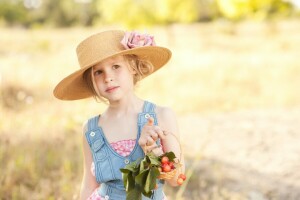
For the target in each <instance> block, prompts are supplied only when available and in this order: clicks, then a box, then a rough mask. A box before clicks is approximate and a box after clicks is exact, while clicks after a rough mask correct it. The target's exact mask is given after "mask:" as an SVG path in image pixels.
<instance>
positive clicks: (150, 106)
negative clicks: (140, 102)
mask: <svg viewBox="0 0 300 200" xmlns="http://www.w3.org/2000/svg"><path fill="white" fill-rule="evenodd" d="M154 110H155V104H153V103H150V102H149V101H145V103H144V107H143V112H144V113H147V112H154Z"/></svg>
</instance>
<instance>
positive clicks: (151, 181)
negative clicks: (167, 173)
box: [144, 166, 159, 193]
mask: <svg viewBox="0 0 300 200" xmlns="http://www.w3.org/2000/svg"><path fill="white" fill-rule="evenodd" d="M158 176H159V170H158V169H157V167H156V166H152V167H151V168H150V171H149V173H148V176H147V180H146V182H145V186H144V190H145V192H146V193H149V192H150V191H151V190H153V189H154V188H155V186H156V180H157V177H158Z"/></svg>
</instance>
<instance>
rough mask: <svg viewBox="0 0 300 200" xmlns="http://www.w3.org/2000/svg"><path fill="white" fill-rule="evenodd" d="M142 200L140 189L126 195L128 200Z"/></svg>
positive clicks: (137, 188)
mask: <svg viewBox="0 0 300 200" xmlns="http://www.w3.org/2000/svg"><path fill="white" fill-rule="evenodd" d="M133 199H134V200H142V192H141V190H140V188H139V187H136V188H134V189H133V190H130V191H129V192H127V194H126V200H133Z"/></svg>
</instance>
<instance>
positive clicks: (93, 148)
mask: <svg viewBox="0 0 300 200" xmlns="http://www.w3.org/2000/svg"><path fill="white" fill-rule="evenodd" d="M77 56H78V61H79V64H80V67H81V69H79V70H77V71H76V72H74V73H72V74H71V75H69V76H68V77H66V78H64V79H63V80H62V81H61V82H60V83H59V84H58V85H57V86H56V88H55V89H54V95H55V97H57V98H59V99H62V100H75V99H83V98H88V97H91V96H94V97H95V98H96V99H98V100H101V101H104V102H106V103H107V105H108V106H107V109H106V110H105V111H104V112H103V113H102V114H101V115H97V116H95V117H92V118H90V119H89V120H88V121H87V122H86V123H85V124H84V126H83V154H84V173H83V180H82V186H81V192H80V197H81V199H84V200H85V199H99V200H101V199H106V200H107V199H109V200H115V199H116V200H123V199H126V191H125V188H124V184H123V180H122V174H121V172H120V168H124V167H125V165H127V164H129V163H131V162H133V161H135V160H136V159H138V158H142V157H144V155H145V153H148V152H150V151H152V152H154V153H155V154H156V155H158V156H159V155H161V154H163V153H164V152H169V151H173V152H174V153H175V155H176V157H177V158H179V160H180V163H181V169H180V172H179V170H178V172H177V173H178V174H179V173H183V172H184V162H183V156H182V153H181V149H180V144H179V143H178V140H177V138H179V133H178V128H177V122H176V117H175V114H174V112H173V111H172V110H171V109H170V108H166V107H161V106H157V105H155V104H153V103H151V102H148V101H145V100H143V99H140V98H139V97H137V96H136V95H135V93H134V85H135V84H136V83H137V82H138V81H140V80H142V79H143V78H145V77H146V76H148V75H150V74H151V73H153V72H155V71H156V70H158V69H159V68H161V67H162V66H163V65H165V64H166V63H167V62H168V61H169V59H170V58H171V51H170V50H169V49H167V48H164V47H159V46H156V45H155V42H154V38H153V37H152V36H149V35H146V34H139V33H136V32H126V33H125V32H124V31H118V30H112V31H105V32H101V33H98V34H95V35H92V36H90V37H88V38H87V39H85V40H84V41H82V42H81V43H80V44H79V45H78V47H77ZM155 87H158V85H154V87H153V92H155ZM177 176H178V175H177ZM177 176H175V177H174V178H173V179H170V180H167V181H166V182H167V183H168V184H170V185H171V186H176V185H177V182H176V180H177ZM164 182H165V181H161V180H160V181H157V185H158V188H157V189H156V190H155V191H154V193H153V195H152V198H151V199H155V200H162V199H164V200H166V197H165V195H164V193H163V184H164ZM146 199H149V198H147V197H145V196H143V200H146Z"/></svg>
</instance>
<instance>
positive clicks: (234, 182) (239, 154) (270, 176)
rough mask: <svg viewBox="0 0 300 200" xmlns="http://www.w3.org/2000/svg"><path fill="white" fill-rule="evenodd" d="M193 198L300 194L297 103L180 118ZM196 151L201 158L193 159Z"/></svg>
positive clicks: (187, 194)
mask: <svg viewBox="0 0 300 200" xmlns="http://www.w3.org/2000/svg"><path fill="white" fill-rule="evenodd" d="M179 126H180V129H181V132H182V133H181V134H182V137H181V140H182V142H183V147H184V150H185V155H186V157H187V165H188V166H192V164H193V163H194V162H196V167H195V170H194V171H193V172H194V173H193V176H192V177H191V179H190V184H188V185H187V190H186V191H185V192H184V194H183V196H185V197H189V198H191V199H253V200H264V199H282V200H283V199H295V200H296V199H300V170H299V169H300V156H299V155H300V144H299V143H300V142H299V141H300V109H299V108H297V109H290V110H283V109H277V110H251V111H244V112H236V113H225V114H218V115H210V116H201V115H197V114H194V115H187V116H182V117H180V119H179ZM197 155H200V156H201V159H200V160H199V161H194V160H195V156H197Z"/></svg>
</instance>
